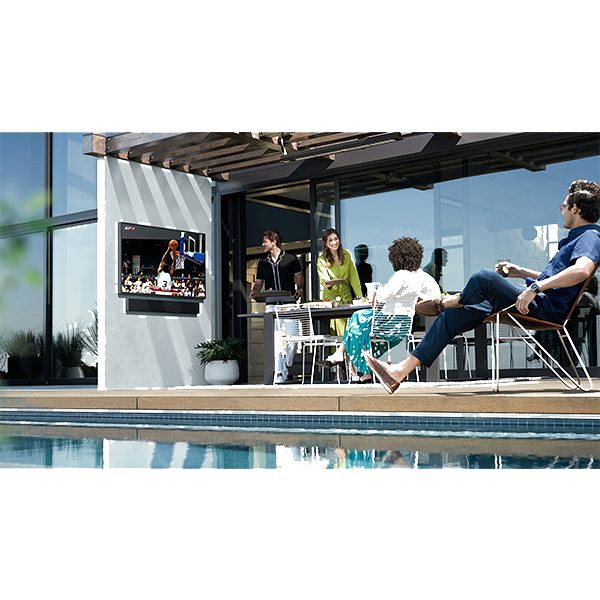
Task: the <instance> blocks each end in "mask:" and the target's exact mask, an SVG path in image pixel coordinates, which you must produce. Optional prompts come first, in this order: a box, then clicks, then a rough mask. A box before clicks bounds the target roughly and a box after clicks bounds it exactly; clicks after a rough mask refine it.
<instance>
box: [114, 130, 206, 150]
mask: <svg viewBox="0 0 600 600" xmlns="http://www.w3.org/2000/svg"><path fill="white" fill-rule="evenodd" d="M181 135H185V134H181V133H120V134H118V135H113V136H111V137H108V138H106V153H107V154H118V153H119V152H124V151H127V152H132V151H135V150H136V149H139V148H140V147H148V146H149V145H150V144H154V145H156V144H157V143H158V142H164V141H166V140H170V142H172V143H174V144H175V143H176V141H177V138H178V137H179V136H181ZM205 135H206V134H205ZM140 154H143V152H141V153H140Z"/></svg>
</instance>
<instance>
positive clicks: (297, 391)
mask: <svg viewBox="0 0 600 600" xmlns="http://www.w3.org/2000/svg"><path fill="white" fill-rule="evenodd" d="M594 390H600V380H598V379H596V380H595V381H594V389H593V390H592V391H591V392H574V391H571V390H567V389H566V388H565V387H564V386H563V385H562V384H561V383H560V382H559V381H557V380H554V379H543V380H539V379H537V380H520V381H509V380H507V381H503V382H501V385H500V392H499V393H494V392H492V390H491V385H490V382H489V381H482V382H469V383H449V382H440V383H430V384H427V383H421V384H417V383H405V384H403V385H401V386H400V388H399V389H398V391H397V392H396V393H395V394H394V395H392V396H390V395H388V394H387V393H386V392H385V391H384V390H383V389H382V388H381V387H380V386H379V385H378V384H372V385H347V384H325V385H281V386H264V385H234V386H198V387H177V388H167V389H123V390H98V389H95V388H91V387H88V388H81V387H73V388H69V387H62V388H20V387H5V388H1V389H0V408H43V409H114V410H209V411H214V410H225V411H227V410H234V411H300V412H314V411H325V412H370V411H373V412H402V413H411V412H418V413H427V412H432V413H444V412H449V413H471V414H488V413H517V414H541V415H547V414H572V415H597V414H600V391H594Z"/></svg>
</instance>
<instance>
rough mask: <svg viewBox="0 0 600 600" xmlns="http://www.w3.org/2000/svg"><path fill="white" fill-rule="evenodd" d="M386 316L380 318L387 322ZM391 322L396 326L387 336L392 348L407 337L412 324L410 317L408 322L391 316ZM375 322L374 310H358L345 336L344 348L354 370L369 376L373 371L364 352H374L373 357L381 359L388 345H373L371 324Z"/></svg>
mask: <svg viewBox="0 0 600 600" xmlns="http://www.w3.org/2000/svg"><path fill="white" fill-rule="evenodd" d="M385 318H386V317H385V316H383V315H382V316H380V318H379V319H378V323H380V322H381V321H380V319H383V321H385ZM389 319H390V320H393V322H394V326H393V327H392V328H391V329H390V333H389V334H388V335H386V336H385V339H386V340H387V341H388V342H389V344H390V348H393V347H394V346H397V345H398V344H399V343H400V342H401V341H402V340H403V339H404V338H405V337H406V327H407V325H408V324H410V317H406V322H405V321H404V320H400V322H398V317H397V316H395V315H390V316H389ZM372 321H373V309H372V308H367V309H365V310H357V311H356V312H355V313H354V314H353V315H352V316H351V317H350V318H349V319H348V325H347V327H346V333H345V334H344V346H345V347H346V353H347V354H348V357H349V358H350V360H351V362H352V364H353V365H354V368H355V369H356V370H357V371H359V372H360V373H363V374H365V375H368V374H369V373H371V369H370V368H369V366H368V365H367V361H366V360H365V359H364V357H363V355H362V351H363V350H372V353H373V356H375V357H379V356H381V355H382V354H384V353H385V352H386V351H387V344H384V343H382V342H376V343H374V344H373V345H371V341H370V335H371V322H372Z"/></svg>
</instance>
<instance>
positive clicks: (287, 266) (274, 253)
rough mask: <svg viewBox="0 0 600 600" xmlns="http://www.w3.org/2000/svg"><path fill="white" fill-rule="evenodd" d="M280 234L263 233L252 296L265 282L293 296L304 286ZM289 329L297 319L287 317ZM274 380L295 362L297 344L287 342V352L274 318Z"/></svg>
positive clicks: (289, 330) (270, 309)
mask: <svg viewBox="0 0 600 600" xmlns="http://www.w3.org/2000/svg"><path fill="white" fill-rule="evenodd" d="M281 242H282V240H281V234H280V233H279V231H276V230H274V229H269V230H267V231H265V232H264V233H263V242H262V247H263V250H264V251H265V252H266V253H267V254H266V256H265V257H264V258H261V259H260V260H259V262H258V270H257V272H256V281H255V282H254V286H253V287H252V290H251V291H250V297H251V298H255V297H256V294H258V292H260V290H261V289H262V287H263V285H264V286H265V289H266V290H267V291H269V290H270V291H286V292H289V294H290V297H291V296H294V297H295V298H300V297H301V296H302V291H303V289H304V275H303V274H302V267H301V266H300V261H299V260H298V257H297V256H296V255H294V254H290V253H288V252H286V251H285V250H283V249H282V247H281ZM274 310H275V306H274V303H273V304H269V303H267V307H266V309H265V312H273V311H274ZM285 325H286V331H287V333H288V334H292V333H293V332H294V331H296V330H297V328H298V323H297V321H295V320H293V319H286V321H285ZM274 345H275V383H283V382H284V381H285V380H286V379H287V376H288V369H289V367H291V366H292V363H293V360H294V354H295V353H296V347H295V344H288V345H287V347H286V348H287V349H286V352H283V351H282V350H281V332H280V331H279V324H278V323H277V321H276V322H275V337H274Z"/></svg>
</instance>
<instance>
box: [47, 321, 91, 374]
mask: <svg viewBox="0 0 600 600" xmlns="http://www.w3.org/2000/svg"><path fill="white" fill-rule="evenodd" d="M83 349H84V336H83V333H82V330H81V328H80V327H79V325H77V324H76V325H73V326H67V328H66V329H65V330H64V331H59V332H58V333H57V334H56V336H54V356H55V359H56V374H57V375H58V376H59V377H69V378H71V377H83V369H82V368H81V362H82V361H81V359H82V354H83Z"/></svg>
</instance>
